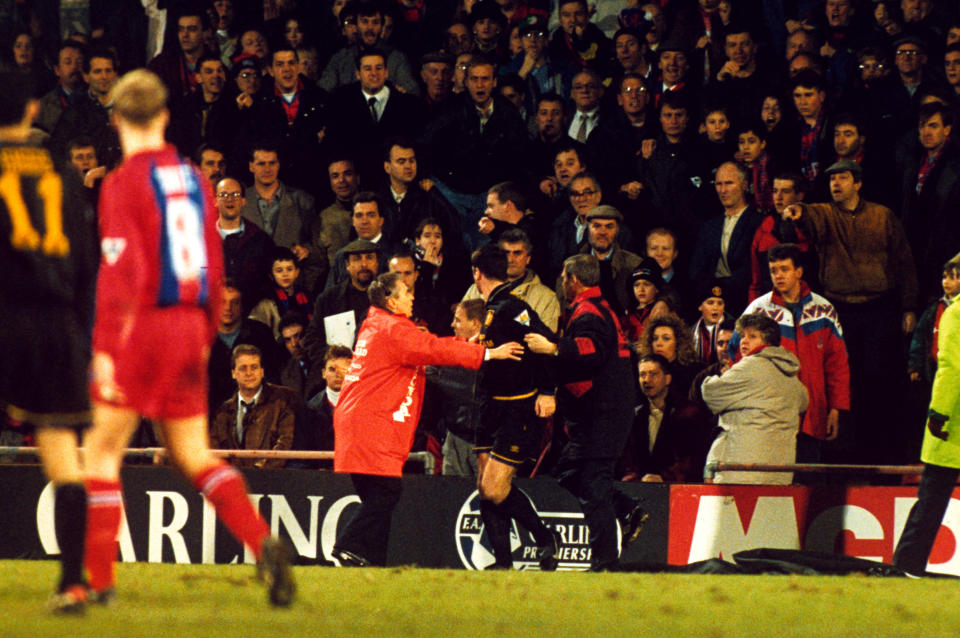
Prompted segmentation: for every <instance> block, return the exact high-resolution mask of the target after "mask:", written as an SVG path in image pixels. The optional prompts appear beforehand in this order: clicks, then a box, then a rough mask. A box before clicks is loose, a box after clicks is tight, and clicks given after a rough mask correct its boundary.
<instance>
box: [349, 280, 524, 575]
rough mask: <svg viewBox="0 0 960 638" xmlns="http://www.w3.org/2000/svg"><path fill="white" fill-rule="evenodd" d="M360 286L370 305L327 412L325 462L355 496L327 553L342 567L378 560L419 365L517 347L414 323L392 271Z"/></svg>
mask: <svg viewBox="0 0 960 638" xmlns="http://www.w3.org/2000/svg"><path fill="white" fill-rule="evenodd" d="M367 294H368V295H369V296H370V304H371V305H370V312H369V314H368V315H367V318H366V319H365V320H364V322H363V325H362V326H360V334H359V335H358V336H357V345H356V347H355V348H354V351H353V360H352V361H351V362H350V369H349V370H347V375H346V377H345V378H344V382H343V388H342V389H341V390H340V400H339V401H338V402H337V409H336V410H335V411H334V413H333V430H334V459H333V469H334V471H335V472H339V473H346V474H350V479H351V480H352V481H353V486H354V488H355V489H356V491H357V495H358V496H359V497H360V509H359V510H358V511H357V513H356V515H355V516H354V517H353V519H352V520H351V521H350V523H349V524H348V525H347V527H346V528H345V529H344V530H343V533H341V534H340V537H339V538H338V539H337V542H336V545H335V546H334V548H333V556H334V558H336V559H337V560H338V561H340V564H341V565H344V566H350V567H363V566H367V565H383V564H385V563H386V557H387V556H386V555H387V538H388V537H389V535H390V516H391V514H392V513H393V508H394V507H396V505H397V501H398V500H399V499H400V491H401V489H402V486H401V482H400V475H401V473H402V469H403V464H404V462H405V461H406V460H407V456H409V454H410V447H411V445H413V434H414V431H415V430H416V429H417V423H418V422H419V421H420V408H421V405H422V403H423V388H424V372H423V367H424V366H426V365H437V366H459V367H461V368H468V369H471V370H476V369H478V368H480V365H481V364H482V363H483V362H484V361H485V360H487V359H515V360H518V359H519V358H520V354H522V353H523V346H521V345H520V344H519V343H516V342H511V343H506V344H504V345H502V346H500V347H498V348H493V349H490V350H486V349H485V348H484V347H483V346H481V345H479V344H475V343H468V342H465V341H462V340H458V339H457V338H455V337H437V336H435V335H432V334H430V333H429V332H425V331H423V330H421V329H420V328H418V327H417V326H416V324H414V323H413V322H412V321H411V320H410V315H411V314H412V313H413V291H412V290H410V289H408V288H407V286H406V284H404V283H403V281H401V280H400V275H398V274H397V273H386V274H383V275H380V277H378V278H377V280H376V281H375V282H373V283H372V284H370V287H369V288H368V289H367Z"/></svg>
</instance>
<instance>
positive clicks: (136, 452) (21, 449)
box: [0, 446, 436, 474]
mask: <svg viewBox="0 0 960 638" xmlns="http://www.w3.org/2000/svg"><path fill="white" fill-rule="evenodd" d="M83 451H84V448H80V452H81V453H83ZM210 451H211V452H213V454H214V455H216V456H219V457H222V458H225V459H286V460H303V461H332V460H333V451H319V452H309V451H303V450H210ZM38 452H39V448H36V447H27V446H0V457H2V456H37V454H38ZM124 454H125V455H126V456H132V457H138V458H149V459H153V463H154V464H155V465H158V464H160V463H162V462H163V459H164V458H165V457H166V456H167V449H166V448H162V447H145V448H127V449H126V450H124ZM410 460H411V461H414V462H417V463H422V464H423V472H424V474H433V471H434V468H435V464H436V461H435V460H434V457H433V455H432V454H430V453H429V452H411V453H410Z"/></svg>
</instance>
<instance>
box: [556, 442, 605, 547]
mask: <svg viewBox="0 0 960 638" xmlns="http://www.w3.org/2000/svg"><path fill="white" fill-rule="evenodd" d="M615 463H616V460H615V459H591V458H576V457H574V456H572V455H570V454H569V453H567V452H565V453H564V454H563V455H561V458H560V461H559V462H558V463H557V479H558V481H559V482H560V485H561V487H563V488H564V489H566V490H568V491H570V492H571V493H572V494H573V495H574V496H576V497H577V500H578V501H579V502H580V509H581V510H583V518H584V520H585V521H586V522H587V525H589V526H590V549H591V554H592V558H593V563H594V564H595V565H608V564H610V563H615V562H616V561H617V559H618V558H619V552H618V550H617V515H616V511H615V510H614V505H613V503H614V487H613V467H614V464H615Z"/></svg>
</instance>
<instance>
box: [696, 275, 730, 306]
mask: <svg viewBox="0 0 960 638" xmlns="http://www.w3.org/2000/svg"><path fill="white" fill-rule="evenodd" d="M725 288H726V287H725V286H724V284H723V282H722V281H720V280H719V279H714V280H712V281H709V282H707V283H706V284H703V285H701V286H700V288H699V289H698V292H697V305H698V306H699V305H700V304H702V303H703V302H704V301H706V300H707V299H710V298H711V297H720V298H721V299H725V294H726V289H725Z"/></svg>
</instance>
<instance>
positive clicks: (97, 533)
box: [83, 479, 123, 591]
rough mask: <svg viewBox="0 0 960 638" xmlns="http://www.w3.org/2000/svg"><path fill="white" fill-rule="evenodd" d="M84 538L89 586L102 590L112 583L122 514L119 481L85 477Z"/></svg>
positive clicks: (85, 563) (121, 495) (111, 585)
mask: <svg viewBox="0 0 960 638" xmlns="http://www.w3.org/2000/svg"><path fill="white" fill-rule="evenodd" d="M86 488H87V538H86V546H85V551H84V561H83V562H84V567H86V568H87V575H88V577H89V579H90V587H91V588H93V589H94V590H96V591H103V590H104V589H107V588H108V587H113V563H114V561H116V560H117V533H118V532H119V531H120V520H121V517H122V515H123V493H122V492H121V491H120V482H119V481H103V480H100V479H87V481H86Z"/></svg>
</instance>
